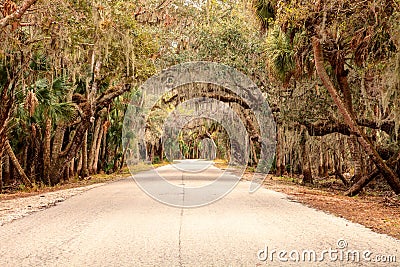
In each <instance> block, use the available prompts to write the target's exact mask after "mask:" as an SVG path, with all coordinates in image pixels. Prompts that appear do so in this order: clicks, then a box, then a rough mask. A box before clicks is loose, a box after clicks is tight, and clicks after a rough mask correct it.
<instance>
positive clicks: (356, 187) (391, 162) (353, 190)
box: [344, 153, 400, 196]
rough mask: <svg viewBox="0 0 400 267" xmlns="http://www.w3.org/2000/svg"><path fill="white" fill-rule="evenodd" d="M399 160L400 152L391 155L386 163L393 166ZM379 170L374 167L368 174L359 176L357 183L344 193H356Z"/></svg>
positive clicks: (376, 174) (348, 194) (351, 194)
mask: <svg viewBox="0 0 400 267" xmlns="http://www.w3.org/2000/svg"><path fill="white" fill-rule="evenodd" d="M399 162H400V153H398V154H397V155H394V156H392V157H391V158H390V159H389V160H388V161H387V164H388V165H389V166H390V167H392V168H394V167H395V166H396V164H399ZM379 174H380V173H379V170H377V169H375V170H373V171H372V172H371V173H370V174H368V175H366V176H363V177H361V178H360V179H359V180H358V182H357V183H355V184H353V185H352V186H351V187H350V188H349V190H347V191H346V192H345V193H344V195H346V196H355V195H357V194H358V193H359V192H360V191H361V190H362V189H363V188H364V187H365V186H366V185H367V184H368V183H369V182H371V181H372V180H373V179H375V178H376V177H378V176H379Z"/></svg>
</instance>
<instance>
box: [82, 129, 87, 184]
mask: <svg viewBox="0 0 400 267" xmlns="http://www.w3.org/2000/svg"><path fill="white" fill-rule="evenodd" d="M87 137H88V133H87V131H86V132H85V137H84V138H83V143H82V178H85V177H88V176H89V170H88V153H87V152H88V148H87V147H88V145H87V139H88V138H87Z"/></svg>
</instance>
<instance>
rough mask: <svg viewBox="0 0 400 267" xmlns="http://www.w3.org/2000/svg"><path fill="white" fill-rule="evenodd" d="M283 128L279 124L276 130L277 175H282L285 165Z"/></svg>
mask: <svg viewBox="0 0 400 267" xmlns="http://www.w3.org/2000/svg"><path fill="white" fill-rule="evenodd" d="M282 130H283V129H282V128H281V127H279V126H277V131H276V138H277V143H276V176H282V175H283V172H284V169H285V166H284V154H283V136H282Z"/></svg>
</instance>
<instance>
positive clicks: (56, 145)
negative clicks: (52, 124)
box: [51, 124, 65, 162]
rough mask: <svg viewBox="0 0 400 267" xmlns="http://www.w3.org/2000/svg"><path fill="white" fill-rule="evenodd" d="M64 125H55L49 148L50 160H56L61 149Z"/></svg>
mask: <svg viewBox="0 0 400 267" xmlns="http://www.w3.org/2000/svg"><path fill="white" fill-rule="evenodd" d="M64 134H65V126H64V125H62V124H60V125H57V126H56V130H55V132H54V138H53V148H52V150H51V162H56V161H57V160H58V157H59V156H60V153H61V150H62V144H63V142H64Z"/></svg>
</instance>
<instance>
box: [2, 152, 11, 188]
mask: <svg viewBox="0 0 400 267" xmlns="http://www.w3.org/2000/svg"><path fill="white" fill-rule="evenodd" d="M4 154H5V155H4ZM3 164H4V165H3V182H4V184H7V183H9V182H10V178H11V174H10V157H9V156H8V155H7V153H3Z"/></svg>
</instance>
